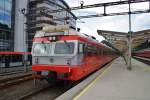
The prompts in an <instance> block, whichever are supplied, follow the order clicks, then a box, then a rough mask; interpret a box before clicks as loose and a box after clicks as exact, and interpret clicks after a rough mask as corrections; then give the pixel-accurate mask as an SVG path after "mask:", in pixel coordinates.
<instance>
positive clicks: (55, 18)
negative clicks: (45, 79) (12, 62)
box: [0, 0, 76, 52]
mask: <svg viewBox="0 0 150 100" xmlns="http://www.w3.org/2000/svg"><path fill="white" fill-rule="evenodd" d="M22 9H25V11H24V14H23V12H22ZM60 9H63V10H60ZM67 9H70V8H69V6H68V5H67V3H66V2H65V1H64V0H0V51H19V52H27V51H29V52H30V51H31V47H32V40H33V37H34V35H35V33H36V32H37V31H38V30H41V29H42V27H43V26H44V25H57V24H61V25H62V24H69V25H70V27H72V28H76V16H75V15H74V14H73V13H71V12H69V11H66V10H67ZM57 10H60V11H57Z"/></svg>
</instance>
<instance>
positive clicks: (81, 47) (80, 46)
mask: <svg viewBox="0 0 150 100" xmlns="http://www.w3.org/2000/svg"><path fill="white" fill-rule="evenodd" d="M79 53H83V44H79Z"/></svg>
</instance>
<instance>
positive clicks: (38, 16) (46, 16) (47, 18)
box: [27, 0, 77, 51]
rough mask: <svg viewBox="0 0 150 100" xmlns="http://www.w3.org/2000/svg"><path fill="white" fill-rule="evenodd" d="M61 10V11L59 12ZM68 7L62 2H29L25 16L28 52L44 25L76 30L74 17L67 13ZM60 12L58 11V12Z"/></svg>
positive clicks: (57, 0) (53, 0) (42, 0)
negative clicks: (64, 26)
mask: <svg viewBox="0 0 150 100" xmlns="http://www.w3.org/2000/svg"><path fill="white" fill-rule="evenodd" d="M60 9H61V10H60ZM68 9H70V8H69V6H68V5H67V3H66V2H65V1H64V0H29V1H28V15H27V34H28V51H30V50H31V47H32V39H33V37H34V35H35V33H36V31H38V30H41V29H42V27H43V26H45V25H57V24H59V25H65V24H69V25H70V27H72V28H76V19H77V18H76V16H75V15H74V14H73V13H71V12H69V11H67V10H68ZM58 10H60V11H58Z"/></svg>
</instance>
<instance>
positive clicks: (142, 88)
mask: <svg viewBox="0 0 150 100" xmlns="http://www.w3.org/2000/svg"><path fill="white" fill-rule="evenodd" d="M126 67H127V66H126V65H125V62H124V61H123V59H122V58H121V57H120V58H117V59H116V60H115V61H114V62H113V64H112V65H111V66H110V67H109V69H108V70H107V71H106V72H105V73H104V74H103V75H102V77H100V78H99V79H98V80H97V81H96V82H95V83H94V84H93V85H92V86H91V87H90V88H88V89H86V90H85V91H84V93H81V94H80V93H79V94H78V98H74V100H150V66H148V65H146V64H143V63H141V62H139V61H137V60H135V59H132V70H131V71H129V70H127V69H126Z"/></svg>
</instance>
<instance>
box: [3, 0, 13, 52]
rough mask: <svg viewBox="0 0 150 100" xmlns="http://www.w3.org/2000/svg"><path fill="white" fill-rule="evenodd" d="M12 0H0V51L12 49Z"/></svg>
mask: <svg viewBox="0 0 150 100" xmlns="http://www.w3.org/2000/svg"><path fill="white" fill-rule="evenodd" d="M13 1H14V0H0V51H13V50H14V49H13V48H14V12H12V11H14V8H15V2H13Z"/></svg>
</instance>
